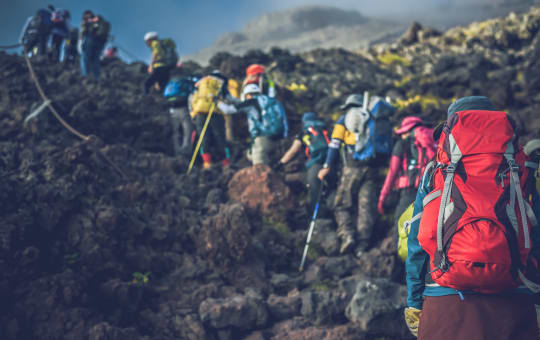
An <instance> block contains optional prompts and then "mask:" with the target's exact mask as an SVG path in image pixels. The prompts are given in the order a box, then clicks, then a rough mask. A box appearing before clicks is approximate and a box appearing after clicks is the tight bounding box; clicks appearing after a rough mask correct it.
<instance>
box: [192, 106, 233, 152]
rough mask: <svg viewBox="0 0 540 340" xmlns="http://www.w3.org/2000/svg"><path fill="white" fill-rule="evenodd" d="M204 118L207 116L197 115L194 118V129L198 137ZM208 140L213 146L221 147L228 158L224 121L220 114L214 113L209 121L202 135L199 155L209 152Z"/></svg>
mask: <svg viewBox="0 0 540 340" xmlns="http://www.w3.org/2000/svg"><path fill="white" fill-rule="evenodd" d="M206 117H207V114H198V115H196V116H195V127H196V129H197V133H198V134H199V136H200V135H201V132H202V129H203V126H204V122H205V121H206ZM210 140H211V141H212V143H213V145H214V146H216V147H222V148H223V150H224V152H225V157H226V158H229V157H228V156H229V155H228V153H229V147H228V145H227V141H226V140H225V119H224V118H223V115H221V114H218V113H214V114H213V115H212V118H211V119H210V123H209V124H208V128H207V129H206V134H205V135H204V138H203V140H202V143H201V148H200V153H201V155H202V154H204V153H208V152H210V149H209V146H210Z"/></svg>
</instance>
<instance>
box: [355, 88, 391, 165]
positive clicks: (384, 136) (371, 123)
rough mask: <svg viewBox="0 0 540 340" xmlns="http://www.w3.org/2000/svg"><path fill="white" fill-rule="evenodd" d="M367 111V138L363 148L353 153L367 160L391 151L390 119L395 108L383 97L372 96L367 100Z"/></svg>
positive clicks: (356, 156) (358, 157) (388, 153)
mask: <svg viewBox="0 0 540 340" xmlns="http://www.w3.org/2000/svg"><path fill="white" fill-rule="evenodd" d="M368 111H369V116H370V117H369V120H368V122H367V130H368V131H369V140H368V143H367V144H366V145H365V146H364V148H363V149H362V150H361V151H360V152H357V154H356V155H355V158H357V159H359V160H368V159H371V158H375V157H376V156H377V155H381V154H382V155H388V156H389V155H390V154H391V153H392V147H393V141H392V136H393V131H392V122H391V120H390V119H391V118H392V115H393V114H394V112H395V108H394V107H393V106H392V105H390V104H389V103H388V102H387V101H386V100H384V99H383V98H381V97H377V96H374V97H372V98H371V99H370V101H369V105H368Z"/></svg>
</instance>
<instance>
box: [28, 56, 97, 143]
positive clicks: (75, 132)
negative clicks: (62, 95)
mask: <svg viewBox="0 0 540 340" xmlns="http://www.w3.org/2000/svg"><path fill="white" fill-rule="evenodd" d="M24 60H26V65H28V69H29V70H30V76H31V77H32V80H33V81H34V84H35V85H36V88H37V90H38V92H39V95H40V96H41V99H43V101H44V102H49V103H48V104H47V106H48V107H49V109H51V112H52V113H53V115H54V117H55V118H56V119H58V121H59V122H60V123H61V124H62V125H63V126H64V127H65V128H66V129H67V130H68V131H69V132H71V133H72V134H74V135H75V136H77V137H79V138H80V139H82V140H83V141H88V139H89V138H90V137H88V136H86V135H83V134H82V133H80V132H79V131H77V130H75V129H74V128H73V127H72V126H71V125H69V124H68V123H67V122H66V121H65V120H64V119H62V117H60V114H59V113H58V112H57V111H56V109H55V108H54V106H52V104H51V101H50V100H49V98H47V96H46V95H45V92H43V89H42V88H41V85H40V84H39V81H38V79H37V77H36V73H35V72H34V69H33V68H32V63H31V62H30V59H29V58H28V56H24Z"/></svg>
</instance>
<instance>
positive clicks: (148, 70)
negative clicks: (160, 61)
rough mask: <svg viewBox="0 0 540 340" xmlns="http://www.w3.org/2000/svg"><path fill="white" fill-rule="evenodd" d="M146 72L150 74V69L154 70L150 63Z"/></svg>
mask: <svg viewBox="0 0 540 340" xmlns="http://www.w3.org/2000/svg"><path fill="white" fill-rule="evenodd" d="M146 71H147V72H148V74H152V71H154V68H153V67H152V65H150V66H148V69H147V70H146Z"/></svg>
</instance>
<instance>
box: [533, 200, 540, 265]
mask: <svg viewBox="0 0 540 340" xmlns="http://www.w3.org/2000/svg"><path fill="white" fill-rule="evenodd" d="M532 207H533V211H534V215H535V216H536V219H537V220H538V221H539V222H540V194H538V191H537V190H534V191H533V194H532ZM531 239H532V244H533V246H532V249H531V254H532V256H534V257H535V258H536V260H537V261H538V262H539V263H540V225H537V226H534V227H532V228H531Z"/></svg>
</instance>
